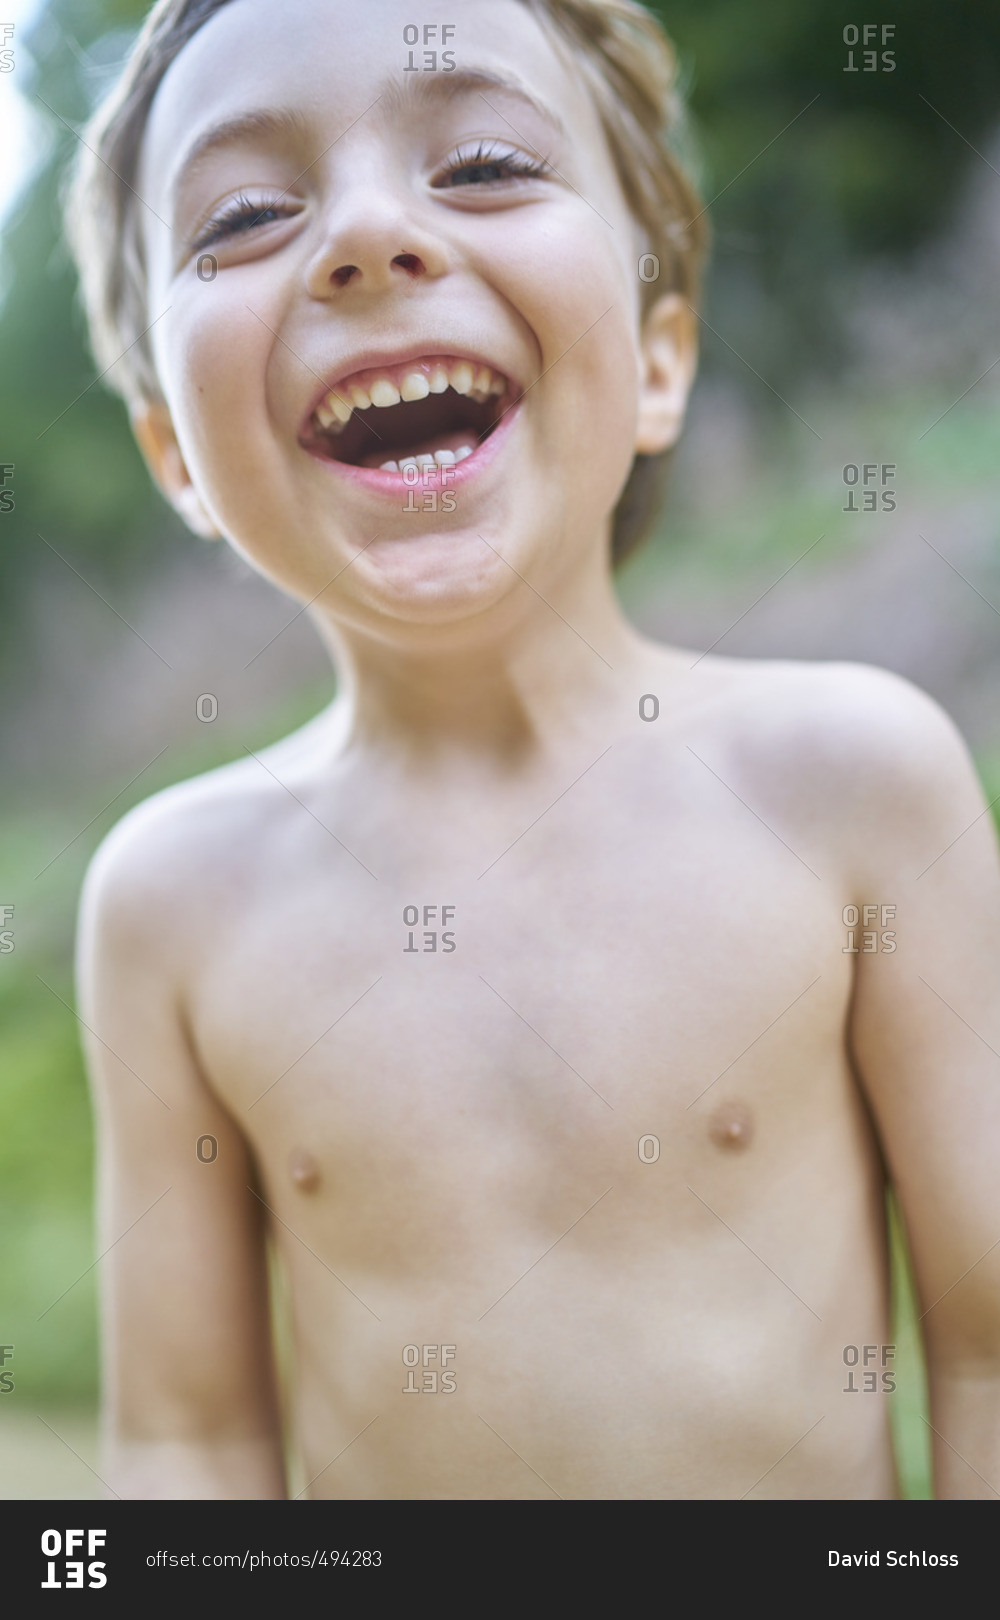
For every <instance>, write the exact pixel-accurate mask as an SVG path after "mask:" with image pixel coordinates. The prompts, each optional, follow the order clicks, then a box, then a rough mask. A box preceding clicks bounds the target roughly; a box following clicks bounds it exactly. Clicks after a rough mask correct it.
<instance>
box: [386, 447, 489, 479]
mask: <svg viewBox="0 0 1000 1620" xmlns="http://www.w3.org/2000/svg"><path fill="white" fill-rule="evenodd" d="M471 455H472V446H471V444H463V445H462V446H461V448H460V449H458V450H436V451H435V452H434V454H433V455H432V456H404V457H403V459H402V460H401V461H383V463H382V465H381V466H380V468H379V472H400V473H401V472H406V471H407V470H408V469H409V468H410V467H414V468H416V470H417V472H421V471H423V470H424V469H425V468H427V467H453V466H454V465H455V464H456V462H459V461H464V460H465V459H466V457H467V456H471Z"/></svg>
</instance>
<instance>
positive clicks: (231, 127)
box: [169, 68, 566, 199]
mask: <svg viewBox="0 0 1000 1620" xmlns="http://www.w3.org/2000/svg"><path fill="white" fill-rule="evenodd" d="M486 90H493V91H494V92H496V93H498V94H501V95H507V96H514V97H515V98H516V99H517V100H519V101H521V102H523V103H524V104H525V105H526V106H528V107H530V108H531V110H532V111H533V112H534V113H536V114H537V116H538V117H539V118H542V119H544V120H545V122H546V123H547V124H549V125H550V126H552V127H553V128H554V129H556V130H557V131H558V132H559V134H560V135H562V136H565V135H566V128H565V125H564V124H563V122H562V120H561V119H560V118H559V116H558V114H557V113H556V112H554V111H553V110H552V109H551V108H549V107H546V106H545V105H544V104H543V103H542V102H541V101H539V100H538V99H537V97H536V96H534V95H532V93H531V91H530V90H528V88H527V86H526V85H524V84H522V83H521V82H520V80H518V79H515V78H511V77H508V76H507V75H505V74H501V73H493V72H491V71H489V70H487V69H485V68H470V69H466V70H464V71H462V72H457V71H456V72H454V73H444V72H442V73H427V74H424V73H420V74H417V75H416V76H415V77H414V78H413V79H408V80H406V81H405V82H404V84H403V85H399V84H398V83H396V81H395V80H393V81H392V82H390V83H389V84H388V85H387V86H386V87H385V89H384V90H383V91H382V94H381V96H379V97H378V98H377V99H378V100H380V101H385V102H386V103H387V105H388V107H389V108H390V110H392V111H401V110H403V109H404V108H405V107H406V105H407V103H408V102H409V101H414V100H415V101H418V102H423V103H424V104H429V105H433V104H435V103H438V104H440V103H447V102H450V101H455V100H457V99H458V98H459V97H460V96H463V95H472V94H475V93H477V92H478V93H479V94H480V95H481V96H482V97H483V100H484V101H486V100H487V99H488V98H487V97H486V96H485V95H484V94H483V92H484V91H486ZM501 116H502V115H501ZM350 127H351V126H350V125H348V129H349V128H350ZM511 128H512V129H513V128H514V126H513V124H512V125H511ZM311 133H312V131H311V129H310V124H309V120H308V118H306V117H305V116H304V114H303V113H301V112H299V111H298V109H296V108H274V109H258V110H255V111H252V112H246V113H240V114H239V115H238V116H237V117H235V118H227V119H224V120H223V121H222V122H221V123H218V124H212V125H211V126H210V127H209V128H208V129H206V130H204V131H203V132H202V134H201V135H199V136H198V137H197V139H196V140H194V141H192V143H191V145H190V146H189V147H188V148H187V150H186V151H185V152H184V153H183V154H182V156H181V157H180V159H179V160H178V162H177V165H176V167H175V169H174V172H173V175H172V177H171V180H170V183H169V194H170V196H171V197H172V198H173V199H176V197H177V193H178V191H179V189H180V187H181V185H182V184H183V182H184V181H185V180H186V179H187V178H188V176H189V175H190V174H191V173H192V171H193V170H195V169H196V168H197V167H198V166H199V165H200V164H201V163H203V162H204V161H205V159H206V158H207V157H209V156H210V155H211V154H212V153H213V152H215V151H217V150H218V149H219V148H221V147H225V146H237V145H239V144H240V142H242V141H247V142H249V141H258V142H261V141H268V140H271V141H288V140H292V139H298V140H303V139H305V138H306V137H307V136H308V135H309V134H311ZM343 133H344V134H346V133H347V130H344V131H343ZM515 133H516V131H515ZM339 138H340V137H339V136H338V139H339ZM525 138H526V137H525ZM333 144H336V143H335V142H331V145H333ZM327 150H329V148H327ZM321 156H322V153H320V154H318V155H317V157H316V158H314V159H313V162H318V161H319V157H321ZM309 167H310V168H311V167H312V165H311V164H310V165H309Z"/></svg>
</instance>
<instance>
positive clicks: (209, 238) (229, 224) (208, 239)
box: [192, 141, 549, 253]
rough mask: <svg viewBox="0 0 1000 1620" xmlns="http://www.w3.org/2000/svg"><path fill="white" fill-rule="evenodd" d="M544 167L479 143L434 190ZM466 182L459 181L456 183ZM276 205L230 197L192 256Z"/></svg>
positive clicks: (260, 220) (526, 174)
mask: <svg viewBox="0 0 1000 1620" xmlns="http://www.w3.org/2000/svg"><path fill="white" fill-rule="evenodd" d="M548 167H549V165H548V163H547V162H546V161H545V159H544V158H531V157H526V156H525V155H524V154H523V153H519V152H511V151H506V150H504V148H502V147H498V146H496V145H493V144H491V143H489V142H486V141H480V143H479V145H478V146H477V147H476V149H475V151H473V152H468V153H466V152H456V154H455V156H454V157H453V158H452V159H450V160H449V162H448V163H447V164H446V165H445V167H444V170H443V173H444V177H445V183H444V185H443V186H437V187H436V189H437V190H441V191H443V190H448V189H450V188H451V187H453V186H455V185H456V181H455V176H456V175H459V174H462V173H464V172H467V171H469V170H474V169H481V170H485V169H494V170H496V171H498V172H497V173H495V174H494V175H493V176H492V178H491V179H489V180H477V181H474V182H471V183H472V184H475V185H497V184H502V183H503V182H504V181H507V180H535V179H539V178H541V176H543V175H544V174H546V173H547V172H548ZM469 183H470V182H465V181H463V182H458V183H457V184H469ZM280 202H281V197H280V196H278V197H275V198H274V199H273V200H272V201H270V202H269V201H267V200H264V201H262V202H252V201H251V199H250V198H249V197H247V196H245V195H244V194H243V193H242V192H241V193H240V195H239V196H238V197H234V198H233V199H232V201H231V202H229V203H227V204H226V206H225V207H224V208H222V209H220V211H219V213H217V214H214V215H213V216H212V218H211V219H209V220H206V222H205V225H204V227H203V228H202V230H201V232H200V234H199V236H198V239H197V241H195V242H193V243H192V249H193V251H194V252H195V253H204V252H205V250H206V249H207V248H210V247H212V245H213V244H214V243H216V242H219V241H221V240H222V239H223V238H224V237H230V236H238V235H240V234H241V233H242V232H244V231H250V230H253V229H254V227H255V226H257V225H260V224H271V223H273V221H271V220H268V219H266V217H265V216H266V215H268V214H276V210H277V208H278V206H279V204H280ZM293 211H294V210H293V208H292V207H291V206H289V207H288V208H287V209H286V211H285V213H284V214H282V215H276V217H280V218H285V219H287V218H288V215H289V214H290V213H292V212H293Z"/></svg>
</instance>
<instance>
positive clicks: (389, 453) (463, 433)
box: [358, 428, 480, 467]
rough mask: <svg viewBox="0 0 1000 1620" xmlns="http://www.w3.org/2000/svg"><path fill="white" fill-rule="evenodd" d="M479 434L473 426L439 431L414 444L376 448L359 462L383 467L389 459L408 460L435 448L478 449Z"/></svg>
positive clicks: (427, 453) (426, 454) (425, 454)
mask: <svg viewBox="0 0 1000 1620" xmlns="http://www.w3.org/2000/svg"><path fill="white" fill-rule="evenodd" d="M479 442H480V440H479V435H478V434H477V433H474V432H473V430H472V429H471V428H457V429H456V430H455V432H454V433H438V434H436V435H435V437H434V438H432V439H423V440H421V441H420V443H419V444H414V445H412V446H411V445H406V446H402V445H390V444H385V445H383V446H382V448H381V449H380V450H374V451H372V453H371V454H370V455H367V456H363V457H362V458H361V460H360V461H359V462H358V466H359V467H381V466H383V465H384V464H385V463H386V462H387V461H395V462H400V461H407V460H408V459H410V458H411V457H414V456H432V455H433V454H434V452H435V450H450V451H451V452H452V454H453V455H454V454H455V453H456V452H457V451H459V450H461V449H463V448H464V449H468V450H476V449H478V448H479Z"/></svg>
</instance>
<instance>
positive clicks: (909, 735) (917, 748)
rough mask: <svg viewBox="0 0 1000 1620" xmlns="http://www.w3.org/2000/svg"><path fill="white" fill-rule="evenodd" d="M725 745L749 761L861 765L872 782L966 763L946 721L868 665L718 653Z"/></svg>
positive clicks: (814, 766)
mask: <svg viewBox="0 0 1000 1620" xmlns="http://www.w3.org/2000/svg"><path fill="white" fill-rule="evenodd" d="M720 666H724V667H720V669H719V671H718V674H717V677H716V678H717V679H718V680H719V684H720V689H721V690H722V691H723V692H724V693H725V703H724V712H725V716H726V721H727V724H726V725H725V728H724V729H725V730H726V732H727V733H728V744H729V746H730V747H732V748H735V750H736V752H737V753H738V754H742V755H743V756H745V758H746V761H747V762H748V763H751V762H752V761H753V760H754V759H757V760H760V761H762V762H763V764H764V766H765V767H766V768H774V767H779V766H781V765H782V764H787V765H790V766H795V767H797V768H798V769H800V770H801V769H806V768H808V769H811V770H812V771H814V772H816V773H817V775H818V776H822V777H828V776H829V773H831V772H844V771H851V772H854V773H858V772H864V773H865V775H866V776H870V777H871V779H872V780H873V782H875V781H881V782H882V783H883V784H889V783H891V782H892V781H893V779H896V778H898V779H899V780H900V781H903V782H910V781H912V780H913V778H914V776H916V777H918V778H919V777H927V776H930V777H931V778H933V777H934V775H935V773H936V772H937V771H938V770H939V769H940V768H941V767H942V766H949V765H950V766H953V767H959V766H967V765H968V760H969V756H968V750H967V749H966V746H965V743H964V741H963V740H962V737H961V735H960V734H959V732H958V729H957V728H956V726H955V724H954V722H953V721H952V720H951V719H950V718H949V716H948V715H947V714H946V713H945V711H944V709H942V708H941V706H940V704H938V703H936V702H935V701H934V699H933V698H931V697H929V696H928V695H927V693H926V692H923V691H921V690H920V688H919V687H917V686H914V685H913V683H912V682H911V681H908V680H905V679H904V678H903V677H902V676H900V675H894V674H892V673H891V672H890V671H888V670H884V669H877V668H875V667H873V666H872V665H869V664H847V663H815V664H814V663H806V662H795V661H792V660H777V659H775V660H760V661H757V660H750V659H746V660H737V659H730V660H725V661H722V660H720Z"/></svg>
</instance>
